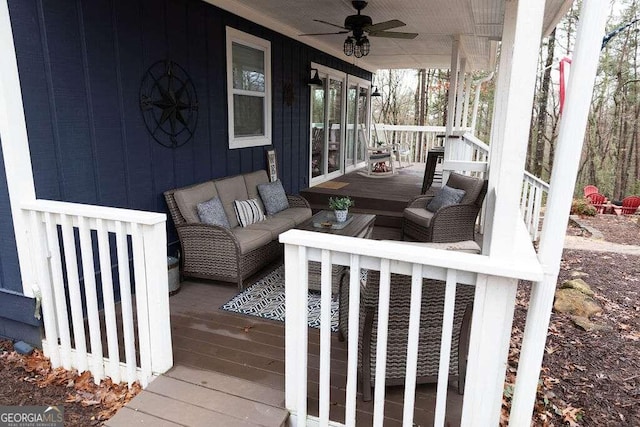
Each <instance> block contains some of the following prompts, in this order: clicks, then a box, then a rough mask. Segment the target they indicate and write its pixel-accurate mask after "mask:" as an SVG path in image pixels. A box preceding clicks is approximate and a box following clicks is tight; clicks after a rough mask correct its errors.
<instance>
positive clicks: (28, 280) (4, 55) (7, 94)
mask: <svg viewBox="0 0 640 427" xmlns="http://www.w3.org/2000/svg"><path fill="white" fill-rule="evenodd" d="M0 140H2V154H3V156H4V168H5V172H6V175H7V187H8V189H9V200H10V201H11V215H12V217H13V229H14V232H15V236H16V247H17V249H18V261H19V262H20V274H21V279H22V292H23V294H24V295H26V296H33V290H32V288H31V287H32V285H33V284H35V277H36V276H35V273H34V270H33V263H32V261H31V259H30V255H29V242H28V236H27V230H28V224H29V220H28V218H27V217H26V216H25V215H24V213H23V212H22V210H21V209H20V206H21V205H22V203H23V202H28V201H33V200H35V198H36V192H35V187H34V183H33V171H32V170H31V154H30V153H29V141H28V139H27V125H26V122H25V118H24V107H23V105H22V92H21V90H20V78H19V75H18V63H17V60H16V49H15V46H14V44H13V31H12V29H11V20H10V18H9V5H8V1H7V0H0Z"/></svg>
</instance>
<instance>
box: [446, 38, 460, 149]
mask: <svg viewBox="0 0 640 427" xmlns="http://www.w3.org/2000/svg"><path fill="white" fill-rule="evenodd" d="M459 63H460V39H459V38H458V37H454V38H453V40H452V41H451V67H450V69H449V70H450V71H449V73H450V74H449V98H448V100H447V130H446V131H445V133H446V135H447V137H448V136H449V135H451V132H452V131H453V124H454V121H455V117H456V116H455V111H456V92H457V91H458V66H459ZM445 150H446V148H445ZM446 158H447V157H446V156H445V159H446Z"/></svg>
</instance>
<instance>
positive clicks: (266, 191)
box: [258, 180, 289, 215]
mask: <svg viewBox="0 0 640 427" xmlns="http://www.w3.org/2000/svg"><path fill="white" fill-rule="evenodd" d="M258 193H260V198H261V199H262V204H263V205H264V210H265V211H267V215H273V214H277V213H278V212H280V211H283V210H285V209H288V208H289V200H288V199H287V194H286V193H285V192H284V188H283V187H282V182H280V180H277V181H273V182H268V183H266V184H258Z"/></svg>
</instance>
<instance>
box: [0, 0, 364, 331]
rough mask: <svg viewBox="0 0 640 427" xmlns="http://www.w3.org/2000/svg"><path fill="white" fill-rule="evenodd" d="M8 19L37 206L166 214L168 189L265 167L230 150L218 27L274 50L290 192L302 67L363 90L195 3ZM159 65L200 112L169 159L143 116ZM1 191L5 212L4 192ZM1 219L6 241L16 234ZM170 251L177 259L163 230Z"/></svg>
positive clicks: (57, 8) (303, 130)
mask: <svg viewBox="0 0 640 427" xmlns="http://www.w3.org/2000/svg"><path fill="white" fill-rule="evenodd" d="M9 12H10V16H11V22H12V27H13V34H14V42H15V46H16V53H17V59H18V69H19V73H20V83H21V88H22V96H23V102H24V109H25V116H26V122H27V132H28V136H29V147H30V150H31V158H32V165H33V171H34V180H35V187H36V195H37V197H38V198H41V199H51V200H62V201H69V202H79V203H89V204H95V205H101V206H115V207H122V208H131V209H141V210H146V211H155V212H166V211H167V208H166V205H165V202H164V199H163V196H162V193H163V191H165V190H168V189H171V188H176V187H181V186H185V185H189V184H193V183H197V182H202V181H205V180H208V179H215V178H220V177H224V176H230V175H235V174H240V173H246V172H250V171H254V170H258V169H263V168H265V166H266V160H265V150H266V149H267V148H270V147H255V148H245V149H236V150H229V149H228V130H227V128H228V124H227V117H228V116H227V93H226V53H225V27H226V26H230V27H233V28H236V29H238V30H241V31H244V32H247V33H249V34H253V35H255V36H258V37H261V38H263V39H266V40H269V41H270V42H271V50H272V58H271V60H272V103H273V118H272V138H273V147H274V148H275V149H276V152H277V156H278V165H279V175H280V179H281V180H282V182H283V185H284V187H285V189H286V190H287V191H288V192H292V193H297V192H298V191H299V190H301V189H302V188H305V187H306V186H308V176H309V170H308V168H309V104H310V103H309V87H308V85H307V81H308V80H309V77H310V63H311V62H316V63H319V64H323V65H326V66H328V67H331V68H334V69H337V70H340V71H343V72H346V73H348V74H351V75H355V76H357V77H362V78H365V79H367V80H370V79H371V73H369V72H368V71H365V70H362V69H360V68H358V67H356V66H354V65H351V64H349V63H347V62H345V61H343V60H341V59H339V58H336V57H333V56H331V55H327V54H325V53H323V52H320V51H319V50H316V49H314V48H311V47H309V46H306V45H304V44H302V43H300V42H298V41H296V40H293V39H291V38H288V37H286V36H283V35H281V34H278V33H276V32H273V31H271V30H268V29H266V28H264V27H262V26H260V25H257V24H254V23H252V22H250V21H247V20H246V19H243V18H241V17H238V16H236V15H233V14H231V13H228V12H226V11H223V10H221V9H219V8H217V7H214V6H212V5H210V4H207V3H205V2H203V1H200V0H165V1H162V0H84V1H83V0H56V1H41V0H9ZM163 59H169V60H172V61H175V62H177V63H178V64H179V65H181V66H182V67H183V68H184V69H185V70H186V71H187V72H188V73H189V75H190V76H191V78H192V80H193V83H194V85H195V88H196V92H197V96H198V101H199V118H198V125H197V129H196V132H195V135H194V137H193V138H192V139H191V140H190V141H189V142H188V143H187V144H185V145H184V146H182V147H179V148H177V149H170V148H166V147H163V146H161V145H160V144H158V143H157V142H155V141H154V139H153V138H152V137H151V136H150V135H149V134H148V132H147V129H146V127H145V125H144V122H143V120H142V116H141V113H140V108H139V90H140V83H141V80H142V77H143V74H144V73H145V71H146V70H147V68H149V66H151V65H152V64H153V63H154V62H156V61H158V60H163ZM285 86H290V87H292V88H293V100H292V101H293V102H290V101H291V99H290V98H291V97H289V99H288V100H287V101H289V102H290V104H289V103H288V102H286V101H285V97H284V93H283V92H284V87H285ZM2 177H3V178H4V174H3V175H2ZM1 191H4V193H3V194H4V195H3V194H0V203H1V204H2V209H3V210H4V211H7V212H8V211H9V206H8V197H6V184H4V190H3V189H2V188H0V192H1ZM8 217H10V216H8V215H5V216H4V218H3V222H2V223H1V227H2V230H1V231H2V232H3V238H4V239H7V238H9V237H8V236H12V235H13V230H12V227H11V224H10V222H7V218H8ZM7 233H10V234H7ZM168 242H169V243H170V246H171V248H170V252H173V251H174V250H175V248H176V235H175V231H174V230H173V224H171V220H170V219H169V220H168ZM1 255H2V259H1V260H0V261H1V262H2V265H1V267H2V272H1V273H2V283H1V286H2V289H7V290H12V291H16V292H20V290H21V284H20V274H19V269H18V265H17V256H16V255H15V243H13V244H12V245H3V248H2V254H1ZM3 295H4V294H2V293H0V300H4V299H5V298H4V296H3ZM18 295H19V294H18ZM23 299H26V298H24V297H23ZM29 302H30V303H31V302H32V300H29ZM0 304H1V301H0ZM0 308H1V307H0ZM2 312H4V311H2ZM30 315H32V313H31V314H30ZM0 316H1V315H0ZM1 321H2V320H1V318H0V322H1ZM19 321H22V320H19ZM2 332H3V331H2V330H1V329H0V335H6V334H4V333H2Z"/></svg>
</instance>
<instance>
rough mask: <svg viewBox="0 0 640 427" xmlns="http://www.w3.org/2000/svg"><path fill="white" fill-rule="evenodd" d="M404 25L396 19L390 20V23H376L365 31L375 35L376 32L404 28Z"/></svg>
mask: <svg viewBox="0 0 640 427" xmlns="http://www.w3.org/2000/svg"><path fill="white" fill-rule="evenodd" d="M405 25H407V24H405V23H404V22H402V21H399V20H397V19H392V20H391V21H384V22H378V23H377V24H373V25H369V26H368V27H367V28H365V30H366V31H367V32H369V33H375V32H377V31H385V30H390V29H392V28H398V27H404V26H405Z"/></svg>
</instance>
